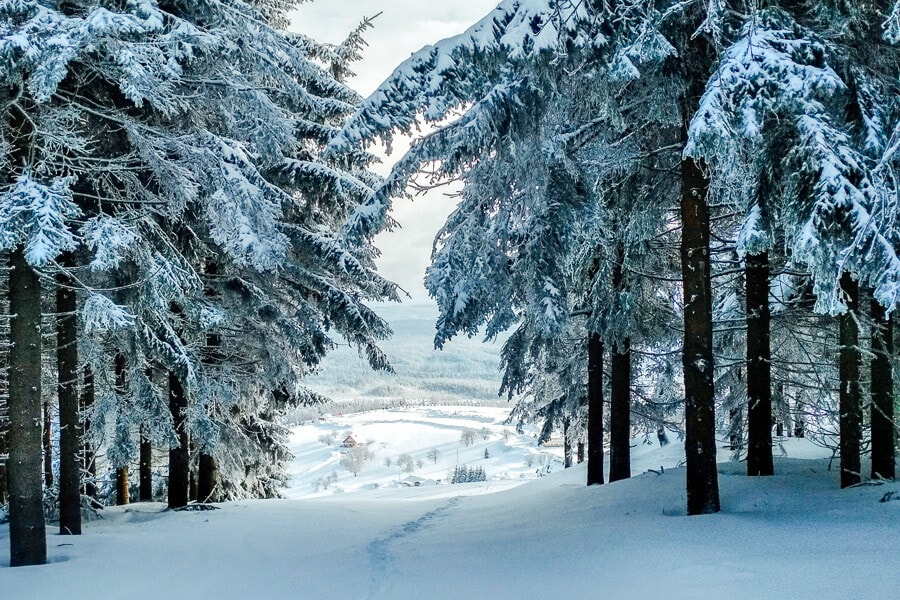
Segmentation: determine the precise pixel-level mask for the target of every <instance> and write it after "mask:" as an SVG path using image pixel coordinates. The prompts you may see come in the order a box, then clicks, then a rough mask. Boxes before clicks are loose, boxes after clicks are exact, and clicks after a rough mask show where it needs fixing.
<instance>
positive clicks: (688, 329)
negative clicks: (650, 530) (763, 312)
mask: <svg viewBox="0 0 900 600" xmlns="http://www.w3.org/2000/svg"><path fill="white" fill-rule="evenodd" d="M691 105H692V106H693V102H692V103H691ZM692 113H693V110H692V109H691V110H690V111H689V112H688V111H687V109H686V114H692ZM708 189H709V181H708V180H707V178H706V176H705V175H704V174H703V171H702V169H701V168H700V165H699V164H697V162H695V161H694V160H692V159H690V158H686V159H684V160H683V161H682V163H681V223H682V231H681V273H682V280H683V288H684V350H683V355H682V365H683V368H684V391H685V399H684V420H685V440H684V453H685V461H686V467H687V512H688V514H689V515H701V514H708V513H715V512H718V511H719V477H718V472H717V471H716V422H715V406H714V400H715V398H714V389H713V336H712V289H711V283H710V264H709V237H710V231H709V206H708V205H707V202H706V195H707V192H708Z"/></svg>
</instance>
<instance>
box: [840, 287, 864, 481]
mask: <svg viewBox="0 0 900 600" xmlns="http://www.w3.org/2000/svg"><path fill="white" fill-rule="evenodd" d="M841 290H842V291H843V293H844V302H846V304H847V311H846V312H845V313H844V314H842V315H841V317H840V346H841V354H840V380H841V390H840V413H841V416H840V434H841V487H842V488H845V487H849V486H851V485H854V484H857V483H859V482H860V481H861V475H860V457H859V453H860V440H861V438H862V406H861V405H860V395H859V370H860V364H861V362H862V358H861V356H860V351H859V323H858V322H857V318H858V316H859V282H858V281H857V280H856V279H855V278H854V277H853V276H852V275H851V274H850V273H844V275H843V276H842V277H841Z"/></svg>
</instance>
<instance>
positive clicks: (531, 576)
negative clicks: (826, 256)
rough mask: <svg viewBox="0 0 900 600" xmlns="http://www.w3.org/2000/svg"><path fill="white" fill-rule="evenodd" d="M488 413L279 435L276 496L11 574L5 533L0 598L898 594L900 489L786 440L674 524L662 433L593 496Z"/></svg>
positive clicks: (98, 540)
mask: <svg viewBox="0 0 900 600" xmlns="http://www.w3.org/2000/svg"><path fill="white" fill-rule="evenodd" d="M501 416H502V412H501V411H497V410H496V409H487V408H478V409H473V408H471V407H456V408H454V407H428V408H417V409H411V410H408V411H399V410H393V411H379V412H373V413H366V414H362V415H353V416H334V417H331V418H329V419H328V420H326V421H323V422H316V423H313V424H309V425H306V426H303V427H301V428H298V429H297V430H296V432H295V435H294V438H293V445H294V448H295V451H296V452H297V458H296V461H295V464H294V467H293V469H294V476H295V479H294V483H293V485H292V486H291V487H290V488H289V489H288V490H287V495H288V496H290V497H291V498H290V499H285V500H273V501H252V502H234V503H229V504H226V505H224V506H223V507H222V508H221V509H220V510H214V511H206V512H192V513H185V512H176V513H173V512H169V511H166V510H165V507H164V506H163V505H160V504H143V505H140V504H139V505H132V506H130V507H121V508H109V509H106V510H105V511H104V515H103V518H102V519H99V520H95V521H93V522H91V523H89V524H88V525H87V527H86V529H85V535H83V536H81V537H60V536H57V535H50V536H49V539H48V542H49V552H50V557H51V563H50V564H48V565H45V566H41V567H26V568H16V569H10V568H7V567H6V565H8V564H9V554H8V540H7V539H6V538H7V536H8V531H7V529H6V527H0V598H3V599H4V600H19V599H22V600H26V599H27V600H30V599H36V598H51V597H68V598H73V599H79V598H91V599H98V600H102V599H107V598H109V599H113V598H115V599H119V598H174V599H180V598H185V599H188V598H190V599H192V600H196V599H201V598H202V599H206V598H211V599H226V598H235V599H238V598H240V599H244V598H251V597H256V598H267V599H269V598H291V599H296V598H299V599H318V598H322V599H331V598H334V599H347V598H352V599H362V598H371V599H375V598H379V599H412V598H415V599H418V598H423V599H444V598H446V599H462V598H465V599H480V598H484V599H492V600H493V599H506V598H509V599H513V598H515V599H520V598H614V599H621V598H624V599H629V598H656V597H664V598H666V599H667V600H671V599H678V598H685V599H704V598H715V599H741V598H748V599H749V598H754V599H755V598H791V599H802V598H810V599H816V600H826V599H831V598H833V599H842V600H843V599H847V598H853V599H869V598H872V599H875V598H894V597H897V593H898V590H900V569H897V560H898V558H900V501H897V500H887V501H885V502H881V501H880V500H882V499H887V498H888V497H896V498H900V485H898V484H885V485H880V486H874V485H873V486H862V487H858V488H854V489H849V490H844V491H841V490H839V489H838V478H837V473H836V472H835V471H829V470H828V460H827V459H826V458H810V457H811V456H816V455H820V452H819V450H817V449H816V448H815V447H813V446H811V445H808V444H806V443H804V442H803V441H802V440H788V441H787V443H786V444H785V446H784V450H785V452H786V454H787V456H786V457H782V458H779V459H778V460H777V463H776V467H777V470H778V475H777V476H775V477H770V478H747V477H745V476H743V475H742V473H741V471H742V469H743V465H742V464H740V463H723V464H721V465H720V484H721V490H722V505H723V511H722V513H720V514H717V515H709V516H702V517H686V516H684V504H685V498H684V491H683V487H684V471H683V469H681V468H675V467H674V465H675V464H677V463H678V461H679V460H680V457H681V449H680V446H679V444H678V443H677V441H676V440H675V439H674V438H673V443H672V444H670V445H669V446H666V447H664V448H659V447H658V444H655V443H650V444H643V443H641V442H640V441H638V442H636V445H635V447H634V449H633V450H634V454H635V459H634V465H635V468H634V472H635V476H634V477H632V479H630V480H627V481H622V482H617V483H614V484H609V485H604V486H595V487H592V488H587V487H585V486H584V485H583V483H584V479H585V471H584V466H583V465H579V466H576V467H574V468H572V469H569V470H562V469H559V468H558V466H559V465H558V464H557V463H556V462H555V460H554V459H550V464H551V473H549V474H547V475H546V476H543V477H540V478H537V477H536V475H535V473H534V471H535V469H536V465H537V462H535V463H533V467H528V466H527V464H526V457H527V454H528V453H537V452H544V453H547V454H553V455H554V456H556V457H558V456H559V454H558V453H559V452H560V450H559V449H558V448H545V449H540V450H539V449H537V448H535V447H534V446H533V443H534V438H532V437H531V433H530V432H527V431H526V432H525V433H524V434H521V435H516V434H515V433H514V430H513V433H512V434H510V435H508V436H507V438H506V440H505V441H504V439H503V431H504V429H512V428H507V427H505V426H503V425H502V423H501V422H499V421H501V420H502V419H501V418H500V417H501ZM466 427H469V428H472V429H476V430H480V429H481V428H482V427H486V428H488V429H489V430H490V432H491V433H490V436H489V437H488V439H487V440H484V439H482V438H481V437H477V438H476V442H475V443H474V444H473V445H471V446H469V447H465V446H462V447H460V462H466V463H468V464H470V465H472V466H475V465H476V464H480V465H481V466H483V467H484V469H485V471H486V473H487V476H488V481H487V482H485V483H467V484H458V485H450V484H447V483H446V472H447V471H448V470H449V468H450V467H452V466H453V465H455V463H456V449H457V447H458V446H459V443H458V442H459V438H460V432H461V431H462V429H463V428H466ZM348 431H352V432H353V433H354V434H356V435H357V436H359V437H360V438H365V440H366V441H367V442H368V443H369V444H372V445H374V446H375V448H376V449H375V454H376V457H375V459H374V460H373V461H372V462H371V463H369V464H367V465H366V466H365V467H364V468H363V470H362V471H361V472H360V473H359V475H358V476H357V477H353V476H352V475H351V474H349V473H348V472H347V471H346V470H345V469H342V468H340V467H339V466H338V467H337V473H338V481H337V482H336V483H333V484H331V485H332V487H330V489H329V490H320V492H318V493H316V492H315V491H314V485H313V484H314V482H315V479H316V478H318V477H321V476H324V475H326V474H330V473H331V472H332V471H333V470H335V464H336V463H335V462H334V460H335V456H340V450H338V449H336V448H332V447H327V446H325V445H324V444H322V443H321V442H319V441H318V437H319V436H320V435H323V434H327V433H329V432H334V433H340V434H344V433H345V432H348ZM432 448H437V449H438V450H439V453H440V458H439V460H438V463H437V464H435V463H433V462H431V461H428V462H431V464H425V465H423V467H421V468H419V467H416V469H415V470H414V471H413V475H415V476H418V477H420V478H422V479H425V480H430V481H436V479H438V478H441V479H443V480H444V481H443V482H442V483H441V484H437V483H430V482H429V483H428V484H423V485H420V486H419V487H406V486H398V485H396V484H395V482H396V480H397V478H398V477H399V478H401V479H403V478H406V477H407V474H406V473H403V474H402V475H401V474H400V473H399V472H398V471H396V470H395V469H393V467H392V468H390V469H388V468H387V467H385V466H384V465H383V461H384V458H385V457H388V456H390V457H392V458H396V455H399V454H401V453H404V452H405V453H409V454H411V455H412V456H413V457H414V458H418V457H423V458H425V460H426V461H427V456H426V453H427V452H428V450H430V449H432ZM485 448H487V449H488V451H489V454H490V458H489V459H484V449H485ZM779 453H781V452H780V451H779ZM722 456H723V458H725V457H727V454H726V453H724V452H723V453H722ZM661 466H662V467H664V470H663V471H661V470H660V468H659V467H661ZM648 468H653V469H654V470H655V471H657V472H649V471H646V469H648ZM544 470H545V469H544ZM320 473H321V475H320ZM658 473H660V474H658ZM521 475H524V476H525V477H524V478H522V477H521ZM374 484H378V487H375V485H374ZM334 486H337V487H340V488H342V489H343V493H337V494H336V493H334V490H335V487H334ZM512 486H515V487H512ZM490 492H494V493H490Z"/></svg>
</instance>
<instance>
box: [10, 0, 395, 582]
mask: <svg viewBox="0 0 900 600" xmlns="http://www.w3.org/2000/svg"><path fill="white" fill-rule="evenodd" d="M294 4H296V3H293V2H284V1H281V0H252V1H251V0H247V1H240V0H213V1H210V2H193V1H190V2H187V1H182V0H128V1H124V0H65V1H63V0H59V1H50V2H48V1H46V0H40V1H37V0H22V1H16V2H0V166H2V169H0V170H2V176H0V252H2V253H3V263H4V264H5V265H7V267H6V268H4V269H3V270H2V273H0V289H2V297H3V300H2V303H3V309H4V310H3V311H2V312H3V315H4V319H2V320H0V331H2V333H3V346H2V353H0V367H2V369H3V374H4V375H5V376H4V377H3V381H4V388H3V390H0V391H2V393H3V395H2V401H0V408H2V414H3V417H4V421H3V427H2V435H0V444H2V446H0V455H2V459H3V460H0V463H2V467H3V472H2V473H0V503H5V502H8V503H9V514H8V518H9V526H10V547H11V564H12V565H13V566H18V565H28V564H40V563H43V562H45V561H46V541H45V516H44V512H43V506H44V504H43V500H44V494H45V491H46V493H47V494H48V495H49V496H57V497H58V509H59V529H60V533H62V534H79V533H81V514H82V502H83V501H85V502H88V503H89V504H91V505H93V506H100V505H102V504H105V503H113V502H114V503H117V504H124V503H128V502H129V501H130V500H131V499H132V498H135V499H137V498H139V499H140V500H151V499H157V498H159V497H162V498H164V499H165V500H166V501H167V503H168V506H169V507H171V508H179V507H183V506H185V505H186V504H187V503H188V502H189V501H190V500H192V499H193V500H199V501H201V502H204V501H215V500H225V499H229V498H239V497H247V496H250V497H271V496H275V495H277V494H278V490H279V488H280V487H281V486H282V485H283V483H284V482H285V480H286V474H285V469H284V467H285V464H286V461H287V460H288V459H289V452H288V451H287V448H286V427H285V425H284V421H283V415H284V413H285V411H287V410H288V409H290V408H291V407H294V406H297V405H300V404H310V403H316V402H319V401H321V399H320V398H318V396H317V395H316V394H314V393H312V392H310V391H308V390H306V389H305V388H304V386H303V384H302V379H303V377H304V376H305V375H306V374H307V373H309V372H310V371H311V370H312V369H314V368H315V367H316V365H317V364H318V363H319V361H320V360H321V358H322V357H323V356H324V355H325V354H326V353H327V352H328V351H329V350H330V349H331V348H332V347H333V345H334V344H333V341H332V337H331V336H332V335H333V332H337V333H339V334H341V335H342V336H343V337H344V338H346V339H347V340H349V341H350V342H351V343H353V344H355V345H356V346H358V347H359V348H360V350H361V352H362V353H364V354H365V355H366V356H367V358H368V360H369V362H370V363H371V364H372V366H373V367H375V368H389V365H388V363H387V361H386V359H385V357H384V355H383V354H382V353H381V351H380V350H379V349H378V346H377V343H378V341H379V340H381V339H383V338H384V337H385V336H387V335H388V334H389V331H390V330H389V328H388V326H387V324H386V323H385V322H384V321H383V320H382V319H380V318H379V317H378V316H377V315H376V314H375V313H374V312H372V311H371V310H370V309H369V308H368V307H367V306H366V304H365V303H366V302H367V301H369V300H380V299H396V298H397V289H396V286H394V285H393V284H392V283H390V282H388V281H386V280H384V279H383V278H381V277H380V276H379V275H378V274H377V273H376V272H375V270H374V263H373V260H374V257H375V255H376V252H375V249H374V248H373V247H372V246H371V245H370V244H369V242H368V241H363V240H359V239H358V238H353V237H351V236H348V235H347V234H346V232H345V231H344V222H345V221H346V219H347V218H348V217H349V216H350V215H352V214H354V212H355V210H356V208H357V207H358V206H360V205H361V204H362V203H363V202H364V201H365V199H366V198H368V197H369V196H370V195H371V193H372V190H373V189H374V188H375V187H377V186H378V185H379V184H380V179H379V178H378V177H377V176H376V175H374V174H373V173H372V172H371V171H370V170H369V169H368V166H369V164H370V163H371V161H372V157H371V156H370V155H369V154H368V153H366V152H363V151H352V152H348V153H345V154H343V155H332V156H329V157H325V155H324V150H325V146H326V144H327V142H328V141H329V140H330V139H331V138H332V137H333V136H334V135H335V132H336V131H337V129H338V128H339V127H340V126H342V125H343V123H344V121H345V120H346V118H347V117H348V116H349V115H350V114H351V113H352V112H353V110H354V107H355V105H356V104H357V102H358V101H359V97H358V95H357V94H356V93H355V92H354V91H352V90H351V89H350V88H349V87H347V85H346V84H345V83H344V82H345V80H346V78H347V77H349V76H350V75H351V74H352V73H351V71H350V65H351V63H352V62H353V61H355V60H356V59H357V58H358V57H359V50H360V48H361V45H362V38H361V34H362V32H363V31H364V30H365V29H366V28H367V27H368V26H369V23H368V22H367V21H364V22H363V23H362V24H361V26H360V27H359V29H357V30H356V31H353V32H351V34H350V35H349V37H348V38H347V40H346V41H345V42H344V43H343V44H340V45H329V44H323V43H319V42H316V41H315V40H313V39H311V38H309V37H307V36H304V35H300V34H288V33H285V27H286V26H287V23H288V13H289V11H290V10H292V9H293V8H294ZM134 467H137V471H138V472H137V478H135V477H134V476H133V475H134V474H133V473H132V472H131V471H132V469H133V468H134ZM54 476H57V477H58V479H54ZM135 482H136V483H138V486H137V488H138V490H137V493H135V492H136V490H135V486H134V483H135Z"/></svg>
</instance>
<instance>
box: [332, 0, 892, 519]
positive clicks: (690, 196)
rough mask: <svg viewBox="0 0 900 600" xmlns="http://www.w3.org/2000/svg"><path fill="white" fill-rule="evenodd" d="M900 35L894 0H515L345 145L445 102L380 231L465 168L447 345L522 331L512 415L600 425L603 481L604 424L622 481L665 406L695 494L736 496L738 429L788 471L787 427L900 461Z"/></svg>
mask: <svg viewBox="0 0 900 600" xmlns="http://www.w3.org/2000/svg"><path fill="white" fill-rule="evenodd" d="M898 42H900V4H897V3H896V2H888V1H886V0H882V1H876V2H869V3H850V2H843V1H839V0H834V1H829V0H826V1H815V2H813V1H811V0H809V1H807V0H780V1H779V0H767V1H765V2H750V1H743V0H733V1H728V0H726V1H714V2H706V1H691V0H688V1H686V2H684V1H678V2H675V1H671V2H669V1H665V2H650V1H646V2H645V1H640V0H639V1H635V2H624V1H616V0H597V1H566V0H554V1H551V0H537V1H533V2H527V3H525V2H517V1H515V0H507V1H503V2H500V3H499V4H498V5H497V7H496V8H495V9H494V11H492V12H491V13H490V14H489V15H488V16H486V17H485V18H484V19H483V20H482V21H480V22H479V23H477V24H476V25H474V26H473V27H471V28H470V29H469V30H468V31H467V32H465V33H463V34H461V35H459V36H456V37H453V38H449V39H447V40H443V41H441V42H438V43H436V44H434V45H433V46H429V47H426V48H424V49H423V50H422V51H420V52H419V53H417V54H415V55H413V56H412V57H411V58H410V59H408V60H407V61H405V62H404V63H403V64H402V65H400V67H399V68H398V69H397V70H396V71H395V72H394V74H393V75H392V76H391V77H390V78H389V79H388V80H387V81H385V82H384V83H383V84H382V85H381V87H380V88H379V89H378V90H377V91H376V92H375V93H374V94H373V95H372V96H371V97H370V98H368V99H367V100H365V101H364V102H363V103H362V104H361V105H360V107H359V108H358V109H357V111H356V113H355V114H354V116H353V117H352V118H351V120H350V121H349V123H348V125H347V126H345V127H344V128H343V130H342V132H341V134H340V135H339V136H338V137H337V138H335V139H334V140H332V142H331V143H330V145H329V151H331V152H344V151H347V150H349V149H359V148H364V147H366V146H367V144H369V143H371V142H372V141H373V140H376V139H379V140H382V141H385V142H387V143H390V141H391V140H392V138H393V137H394V136H395V135H397V134H398V133H403V134H410V135H417V131H418V127H419V123H420V122H422V121H425V122H427V123H430V124H431V125H433V127H434V129H433V130H430V132H429V133H428V134H427V135H417V139H416V142H415V143H414V144H413V146H412V148H411V149H410V150H409V151H408V152H407V153H406V154H405V155H404V156H403V157H402V158H401V159H400V160H399V161H398V162H397V165H396V166H395V168H394V169H393V172H392V173H391V175H390V176H389V177H388V178H387V179H386V181H385V183H384V184H383V185H382V186H381V187H380V188H379V189H377V190H376V192H375V194H374V195H373V196H372V197H371V198H370V199H369V200H368V201H367V204H366V205H365V208H364V209H363V210H360V211H358V213H357V215H356V216H355V218H354V222H355V226H356V230H357V232H358V235H359V236H360V237H361V238H365V236H366V235H369V234H370V232H372V231H378V230H380V229H382V228H384V227H386V226H389V224H390V223H389V214H390V207H391V200H392V198H393V197H396V196H397V195H400V194H403V193H406V191H407V190H408V189H409V186H410V184H412V189H413V190H415V189H416V188H417V187H418V188H422V187H426V186H428V185H431V184H434V183H437V182H439V181H441V180H447V179H454V180H459V181H460V182H461V183H462V186H463V187H462V191H461V193H460V202H459V205H458V207H457V209H456V210H455V211H454V212H453V213H452V214H451V215H450V217H449V218H448V220H447V222H446V224H445V225H444V227H443V228H442V229H441V231H440V232H439V233H438V236H437V238H436V240H435V244H434V250H433V254H432V264H431V266H430V268H429V269H428V272H427V274H426V287H427V288H428V289H429V291H430V293H431V295H432V297H433V298H434V299H435V300H436V301H437V303H438V306H439V309H440V315H439V318H438V321H437V333H436V337H435V344H436V345H437V346H438V347H440V346H442V345H443V344H444V343H445V342H446V341H447V340H449V339H450V338H452V337H453V336H455V335H459V334H466V335H470V336H471V335H475V334H478V333H479V332H480V331H482V328H484V330H486V333H487V337H488V338H493V337H495V336H496V335H497V334H499V333H500V332H502V331H506V330H509V329H512V333H511V335H510V337H509V338H508V341H507V342H506V344H505V345H504V349H503V368H504V380H503V389H502V392H504V393H508V394H509V397H510V399H516V406H515V408H514V410H513V419H519V420H523V421H524V420H536V421H538V422H541V423H543V424H544V433H543V434H542V437H545V438H546V437H548V436H549V432H550V431H551V430H552V429H554V428H564V429H565V430H566V433H567V435H566V437H567V439H571V440H586V441H587V453H588V456H587V460H588V466H587V473H588V474H587V482H588V484H596V483H603V481H604V472H603V465H604V463H603V447H604V434H605V431H606V430H608V432H609V447H610V457H609V460H610V473H609V480H610V481H615V480H618V479H622V478H625V477H629V476H630V457H629V442H630V440H631V438H632V436H633V435H634V434H635V433H637V432H646V433H647V434H652V432H654V431H656V432H659V433H658V435H660V437H661V439H662V437H664V436H665V435H666V429H667V428H670V429H674V430H676V431H678V432H679V433H680V434H681V435H683V437H684V443H685V455H686V490H687V512H688V514H703V513H712V512H717V511H719V510H720V499H719V489H718V481H717V472H716V455H717V451H718V446H719V444H718V440H717V435H718V433H719V432H727V438H728V446H729V447H730V448H731V449H732V450H733V451H734V452H735V455H736V456H737V457H739V458H742V459H745V460H746V463H747V472H748V475H753V476H758V475H771V474H772V473H773V470H774V465H773V457H772V445H773V439H772V430H773V426H775V427H778V428H779V429H780V430H781V431H782V432H784V430H785V429H786V430H787V432H788V433H794V432H796V433H797V434H799V435H804V436H808V437H815V438H817V439H819V440H821V441H825V442H827V443H831V440H834V439H837V440H839V441H838V447H836V448H835V451H836V452H838V453H839V455H840V472H841V485H842V486H844V487H846V486H851V485H854V484H856V483H859V482H860V481H861V480H862V478H863V476H864V475H868V473H867V474H864V473H863V472H862V468H861V454H862V452H863V443H864V442H869V443H870V453H871V459H872V460H871V464H872V470H871V476H872V477H874V478H886V479H891V478H893V477H894V474H895V467H894V464H895V452H896V443H895V442H896V434H897V425H896V419H895V417H894V405H895V400H894V395H893V378H892V364H893V361H894V359H895V356H894V351H893V347H892V336H893V334H892V330H891V313H892V311H893V309H894V307H895V306H896V305H897V301H898V296H897V292H898V289H900V288H898V286H897V283H898V279H900V261H898V257H897V247H898V237H897V217H898V213H897V200H898V186H897V181H898V180H897V166H898V154H897V150H898V148H900V145H898V142H900V112H898V109H900V105H898V98H900V95H898V91H900V90H898V80H897V73H898V70H897V66H898V58H900V52H898V48H897V43H898ZM426 166H427V167H428V169H427V172H428V173H429V174H430V176H431V177H432V179H431V180H427V181H422V180H421V177H422V175H420V173H421V172H422V171H423V167H426ZM417 177H418V178H419V179H417ZM864 355H865V357H866V361H864V360H863V356H864ZM866 363H868V366H869V367H870V368H869V369H863V367H864V366H865V365H866ZM607 378H608V381H607ZM605 394H608V397H606V396H605ZM864 396H865V397H864ZM864 407H865V408H866V409H868V410H866V411H865V414H864ZM607 408H608V412H607V414H604V412H605V409H607Z"/></svg>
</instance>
